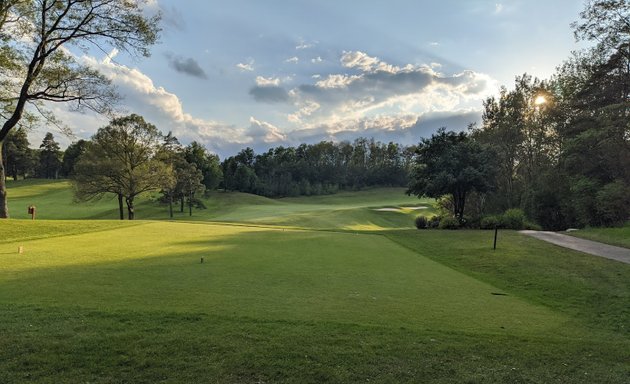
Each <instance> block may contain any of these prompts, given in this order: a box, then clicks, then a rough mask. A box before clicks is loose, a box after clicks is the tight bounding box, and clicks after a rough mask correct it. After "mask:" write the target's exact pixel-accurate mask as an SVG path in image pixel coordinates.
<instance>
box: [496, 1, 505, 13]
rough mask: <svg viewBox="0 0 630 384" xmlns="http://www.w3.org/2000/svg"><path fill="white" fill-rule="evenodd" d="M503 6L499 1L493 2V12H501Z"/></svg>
mask: <svg viewBox="0 0 630 384" xmlns="http://www.w3.org/2000/svg"><path fill="white" fill-rule="evenodd" d="M503 8H504V7H503V4H501V3H496V4H494V14H495V15H498V14H499V13H501V12H503Z"/></svg>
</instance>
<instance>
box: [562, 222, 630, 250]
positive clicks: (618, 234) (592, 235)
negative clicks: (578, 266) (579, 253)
mask: <svg viewBox="0 0 630 384" xmlns="http://www.w3.org/2000/svg"><path fill="white" fill-rule="evenodd" d="M568 234H569V235H571V236H576V237H581V238H583V239H588V240H595V241H600V242H602V243H607V244H612V245H616V246H618V247H625V248H630V222H628V223H626V225H625V226H623V227H618V228H586V229H583V230H579V231H575V232H569V233H568Z"/></svg>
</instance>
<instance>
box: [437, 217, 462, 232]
mask: <svg viewBox="0 0 630 384" xmlns="http://www.w3.org/2000/svg"><path fill="white" fill-rule="evenodd" d="M439 228H440V229H458V228H459V221H458V220H457V219H456V218H455V217H452V216H445V217H443V218H442V220H440V224H439Z"/></svg>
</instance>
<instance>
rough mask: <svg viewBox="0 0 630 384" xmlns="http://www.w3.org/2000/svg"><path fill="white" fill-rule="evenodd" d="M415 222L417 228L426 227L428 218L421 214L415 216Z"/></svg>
mask: <svg viewBox="0 0 630 384" xmlns="http://www.w3.org/2000/svg"><path fill="white" fill-rule="evenodd" d="M415 223H416V228H418V229H427V227H428V220H427V218H426V217H424V216H422V215H418V216H416V220H415Z"/></svg>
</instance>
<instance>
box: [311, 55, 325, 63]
mask: <svg viewBox="0 0 630 384" xmlns="http://www.w3.org/2000/svg"><path fill="white" fill-rule="evenodd" d="M322 61H324V60H322V58H321V56H317V57H316V58H314V59H311V63H313V64H317V63H321V62H322Z"/></svg>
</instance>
